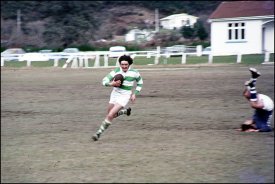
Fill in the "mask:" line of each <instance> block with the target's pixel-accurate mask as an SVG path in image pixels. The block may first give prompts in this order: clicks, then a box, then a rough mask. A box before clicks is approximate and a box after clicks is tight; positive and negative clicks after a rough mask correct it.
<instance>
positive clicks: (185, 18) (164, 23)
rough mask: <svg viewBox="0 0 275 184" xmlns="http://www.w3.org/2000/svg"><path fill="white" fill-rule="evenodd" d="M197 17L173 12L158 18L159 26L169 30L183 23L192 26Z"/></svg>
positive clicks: (179, 26)
mask: <svg viewBox="0 0 275 184" xmlns="http://www.w3.org/2000/svg"><path fill="white" fill-rule="evenodd" d="M197 19H198V17H195V16H193V15H188V14H186V13H181V14H174V15H170V16H168V17H164V18H162V19H160V26H161V27H162V28H163V29H170V30H172V29H179V28H181V27H182V26H185V25H189V26H191V27H193V25H194V24H195V23H196V22H197Z"/></svg>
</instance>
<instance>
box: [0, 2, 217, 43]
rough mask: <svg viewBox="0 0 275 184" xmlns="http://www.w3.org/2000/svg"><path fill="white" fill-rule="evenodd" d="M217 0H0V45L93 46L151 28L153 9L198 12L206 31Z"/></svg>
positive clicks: (160, 15) (165, 13)
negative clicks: (103, 40) (98, 42)
mask: <svg viewBox="0 0 275 184" xmlns="http://www.w3.org/2000/svg"><path fill="white" fill-rule="evenodd" d="M220 2H221V1H1V47H2V45H5V46H33V47H41V48H42V47H67V46H72V45H93V44H94V42H95V41H96V40H100V39H106V40H112V39H114V38H116V37H117V36H122V35H124V34H125V33H127V32H128V31H129V30H130V29H132V28H134V27H137V28H140V29H145V28H146V29H154V26H155V22H154V21H155V9H158V12H159V18H162V17H165V16H168V15H171V14H175V13H188V14H191V15H194V16H197V17H199V18H200V19H201V20H202V21H203V22H204V25H205V27H206V28H207V30H209V28H208V27H207V26H208V24H207V23H206V20H207V18H208V16H209V15H210V14H211V13H212V12H213V11H214V10H215V8H216V7H217V6H218V5H219V4H220ZM18 17H19V18H20V19H18ZM18 28H19V29H18Z"/></svg>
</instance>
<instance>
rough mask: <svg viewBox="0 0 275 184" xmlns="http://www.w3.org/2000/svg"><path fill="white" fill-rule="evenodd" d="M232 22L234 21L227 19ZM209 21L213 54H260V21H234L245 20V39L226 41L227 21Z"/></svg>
mask: <svg viewBox="0 0 275 184" xmlns="http://www.w3.org/2000/svg"><path fill="white" fill-rule="evenodd" d="M229 22H230V23H234V21H229ZM229 22H212V23H211V49H212V54H213V56H215V55H236V54H237V53H242V54H260V53H262V41H261V39H262V21H261V20H246V21H235V22H245V38H246V39H245V40H243V41H228V23H229Z"/></svg>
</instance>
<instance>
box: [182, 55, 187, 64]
mask: <svg viewBox="0 0 275 184" xmlns="http://www.w3.org/2000/svg"><path fill="white" fill-rule="evenodd" d="M181 64H186V54H185V53H182V56H181Z"/></svg>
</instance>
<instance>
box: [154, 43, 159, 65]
mask: <svg viewBox="0 0 275 184" xmlns="http://www.w3.org/2000/svg"><path fill="white" fill-rule="evenodd" d="M159 58H160V46H157V54H156V57H155V65H157V64H159Z"/></svg>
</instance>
